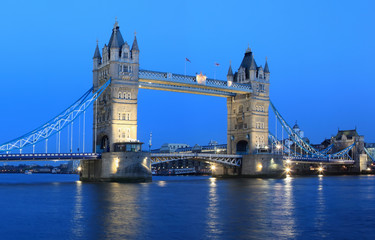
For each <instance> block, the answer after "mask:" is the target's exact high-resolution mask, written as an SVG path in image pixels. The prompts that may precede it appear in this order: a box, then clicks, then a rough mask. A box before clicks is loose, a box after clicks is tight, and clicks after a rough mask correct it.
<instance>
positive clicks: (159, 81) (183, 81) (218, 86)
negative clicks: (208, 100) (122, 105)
mask: <svg viewBox="0 0 375 240" xmlns="http://www.w3.org/2000/svg"><path fill="white" fill-rule="evenodd" d="M139 87H140V88H144V89H153V90H164V91H172V92H183V93H194V94H202V95H209V96H217V97H231V96H235V95H236V94H248V93H252V89H251V86H250V85H248V84H240V83H232V84H231V85H230V86H228V83H227V81H222V80H214V79H206V80H205V81H201V82H199V81H197V77H196V76H185V75H181V74H174V73H168V72H156V71H149V70H140V71H139Z"/></svg>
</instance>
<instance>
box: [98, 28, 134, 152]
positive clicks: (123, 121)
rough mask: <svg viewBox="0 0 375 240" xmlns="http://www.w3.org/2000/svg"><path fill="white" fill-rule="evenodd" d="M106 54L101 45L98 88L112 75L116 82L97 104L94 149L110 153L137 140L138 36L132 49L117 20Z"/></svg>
mask: <svg viewBox="0 0 375 240" xmlns="http://www.w3.org/2000/svg"><path fill="white" fill-rule="evenodd" d="M102 53H103V57H101V56H100V51H99V47H98V45H97V46H96V49H95V54H94V58H93V59H94V66H93V84H94V91H96V90H97V89H98V88H99V87H100V86H101V85H102V84H103V83H105V82H106V81H107V80H108V79H109V78H111V79H112V82H111V85H110V87H109V88H108V89H107V90H106V91H105V92H104V93H103V94H102V95H101V96H100V97H99V99H98V102H97V104H95V105H94V115H95V116H94V121H95V122H94V135H93V136H96V141H94V145H95V144H96V146H94V149H96V152H110V151H113V150H114V148H115V146H114V144H115V143H120V142H135V141H137V97H138V72H139V49H138V43H137V38H136V36H134V41H133V45H132V47H131V49H130V46H129V45H128V43H127V42H124V40H123V38H122V35H121V32H120V27H119V26H118V23H117V21H116V23H115V24H114V26H113V29H112V34H111V37H110V39H109V42H108V45H107V44H105V45H104V47H103V51H102ZM95 125H96V128H95Z"/></svg>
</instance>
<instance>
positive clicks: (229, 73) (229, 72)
mask: <svg viewBox="0 0 375 240" xmlns="http://www.w3.org/2000/svg"><path fill="white" fill-rule="evenodd" d="M227 76H233V71H232V61H229V69H228V74H227Z"/></svg>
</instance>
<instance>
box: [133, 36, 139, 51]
mask: <svg viewBox="0 0 375 240" xmlns="http://www.w3.org/2000/svg"><path fill="white" fill-rule="evenodd" d="M133 50H135V51H139V48H138V42H137V36H136V34H135V33H134V41H133V46H132V51H133Z"/></svg>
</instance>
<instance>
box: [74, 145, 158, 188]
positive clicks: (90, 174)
mask: <svg viewBox="0 0 375 240" xmlns="http://www.w3.org/2000/svg"><path fill="white" fill-rule="evenodd" d="M81 167H82V170H81V175H80V180H81V181H85V182H148V181H151V180H152V174H151V160H150V154H149V153H147V152H107V153H103V154H102V159H101V160H99V161H97V160H96V161H91V160H83V161H82V162H81Z"/></svg>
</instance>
